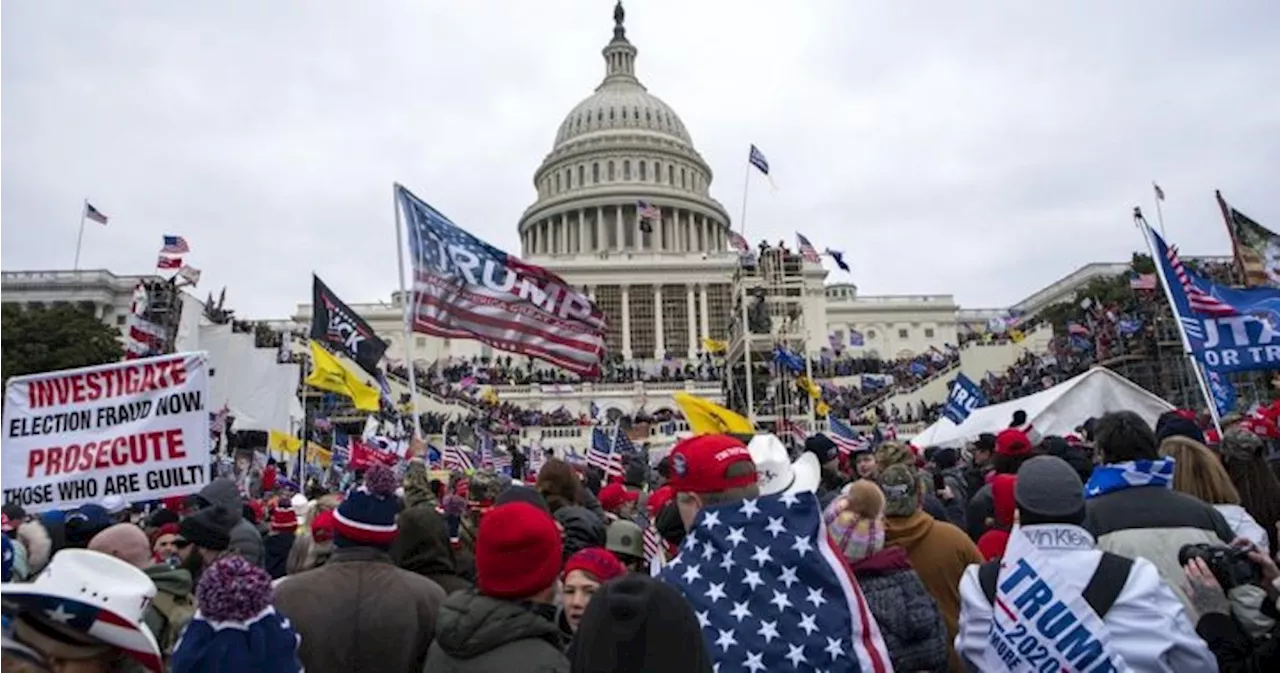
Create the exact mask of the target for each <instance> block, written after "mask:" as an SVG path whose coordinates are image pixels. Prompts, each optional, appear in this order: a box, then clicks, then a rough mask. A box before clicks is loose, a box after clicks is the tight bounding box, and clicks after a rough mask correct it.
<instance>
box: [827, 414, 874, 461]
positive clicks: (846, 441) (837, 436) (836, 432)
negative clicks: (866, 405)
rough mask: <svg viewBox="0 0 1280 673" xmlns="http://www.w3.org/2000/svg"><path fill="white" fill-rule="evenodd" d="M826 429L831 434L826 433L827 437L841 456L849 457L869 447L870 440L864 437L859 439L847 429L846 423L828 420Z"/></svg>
mask: <svg viewBox="0 0 1280 673" xmlns="http://www.w3.org/2000/svg"><path fill="white" fill-rule="evenodd" d="M827 427H828V428H830V430H831V432H829V433H827V437H830V438H831V441H833V442H835V443H836V448H837V449H839V450H840V453H841V454H842V455H845V456H847V455H850V454H853V453H857V452H859V451H866V450H867V449H868V448H870V446H871V440H870V439H868V438H866V437H859V436H858V432H857V431H856V430H854V429H853V428H851V427H849V425H848V424H847V423H845V422H844V421H842V420H840V419H838V418H829V419H828V420H827Z"/></svg>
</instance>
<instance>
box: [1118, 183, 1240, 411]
mask: <svg viewBox="0 0 1280 673" xmlns="http://www.w3.org/2000/svg"><path fill="white" fill-rule="evenodd" d="M1133 224H1134V226H1136V227H1138V230H1139V231H1141V232H1142V240H1144V241H1146V243H1147V252H1148V253H1150V255H1151V261H1152V262H1155V267H1156V276H1157V277H1159V278H1160V285H1161V287H1163V288H1164V298H1165V301H1168V302H1169V312H1170V313H1172V314H1173V321H1174V323H1176V324H1177V328H1178V337H1179V338H1180V339H1181V340H1182V351H1183V353H1185V354H1186V356H1187V363H1188V364H1190V365H1191V370H1192V371H1194V372H1195V374H1196V383H1197V384H1199V386H1200V394H1201V395H1203V396H1204V401H1205V404H1206V406H1208V408H1209V417H1210V418H1212V419H1213V427H1214V428H1215V429H1217V431H1218V435H1219V436H1221V435H1222V419H1220V418H1219V417H1218V405H1217V403H1216V402H1214V401H1213V395H1212V394H1211V393H1210V392H1209V381H1208V379H1207V378H1206V377H1205V373H1204V370H1203V369H1201V367H1200V363H1199V362H1197V361H1196V356H1195V354H1194V353H1193V352H1192V350H1191V340H1190V339H1188V338H1187V330H1186V328H1184V327H1183V326H1182V319H1181V316H1179V315H1178V305H1177V304H1175V303H1174V301H1173V290H1171V289H1169V288H1170V286H1169V279H1168V278H1166V277H1165V275H1164V264H1162V263H1161V262H1160V259H1159V258H1158V257H1157V255H1156V246H1155V242H1154V241H1152V240H1151V227H1150V225H1148V224H1147V220H1146V218H1144V217H1143V216H1142V210H1141V209H1140V208H1134V209H1133ZM1162 238H1163V237H1162ZM1168 244H1169V242H1168V241H1165V245H1168Z"/></svg>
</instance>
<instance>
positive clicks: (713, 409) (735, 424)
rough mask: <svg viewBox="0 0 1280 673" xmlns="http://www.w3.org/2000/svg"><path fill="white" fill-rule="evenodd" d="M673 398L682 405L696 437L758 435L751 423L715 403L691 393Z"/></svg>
mask: <svg viewBox="0 0 1280 673" xmlns="http://www.w3.org/2000/svg"><path fill="white" fill-rule="evenodd" d="M673 397H675V400H676V404H678V405H680V410H681V411H683V412H684V418H685V420H687V421H689V429H690V430H692V431H693V434H695V435H746V436H748V437H750V436H753V435H755V434H756V429H755V427H754V426H752V425H751V421H749V420H747V419H746V418H743V417H742V416H741V415H739V414H738V413H736V412H733V411H729V410H728V409H725V408H724V407H722V406H720V405H718V404H716V403H714V402H711V401H709V400H707V399H705V398H702V397H697V396H694V395H690V394H689V393H676V394H675V395H674V396H673Z"/></svg>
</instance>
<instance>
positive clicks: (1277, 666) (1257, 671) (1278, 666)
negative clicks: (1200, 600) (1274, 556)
mask: <svg viewBox="0 0 1280 673" xmlns="http://www.w3.org/2000/svg"><path fill="white" fill-rule="evenodd" d="M1273 589H1275V590H1276V591H1280V580H1276V581H1275V583H1274V585H1273ZM1264 612H1268V613H1269V615H1275V614H1276V612H1277V610H1276V607H1275V605H1274V604H1269V605H1268V609H1267V610H1264ZM1196 633H1197V634H1199V635H1200V637H1201V638H1204V641H1205V642H1206V643H1208V645H1209V649H1210V650H1212V651H1213V654H1214V656H1215V657H1217V659H1218V668H1219V670H1221V671H1222V673H1263V671H1268V672H1269V671H1280V625H1277V626H1276V627H1275V628H1274V630H1273V631H1272V633H1271V637H1270V638H1261V639H1253V638H1250V637H1249V635H1248V634H1247V633H1245V631H1244V629H1243V628H1241V627H1240V625H1239V624H1238V623H1237V622H1236V621H1235V620H1234V619H1232V618H1231V616H1230V615H1224V614H1221V613H1217V612H1210V613H1207V614H1205V615H1204V616H1202V617H1200V621H1199V622H1198V623H1197V624H1196Z"/></svg>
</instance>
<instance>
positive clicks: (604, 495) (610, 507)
mask: <svg viewBox="0 0 1280 673" xmlns="http://www.w3.org/2000/svg"><path fill="white" fill-rule="evenodd" d="M599 499H600V507H601V509H603V510H604V511H606V512H613V513H614V514H617V513H618V509H619V508H620V507H622V506H623V505H625V504H627V503H632V502H635V501H636V500H639V499H640V492H639V491H628V490H627V487H626V486H623V485H622V484H621V483H617V484H609V485H608V486H605V487H604V488H602V489H600V494H599Z"/></svg>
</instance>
